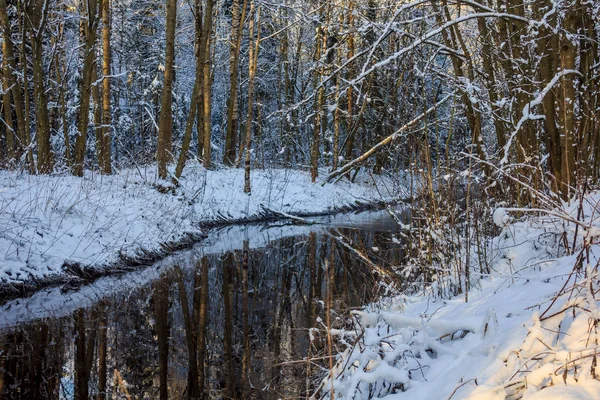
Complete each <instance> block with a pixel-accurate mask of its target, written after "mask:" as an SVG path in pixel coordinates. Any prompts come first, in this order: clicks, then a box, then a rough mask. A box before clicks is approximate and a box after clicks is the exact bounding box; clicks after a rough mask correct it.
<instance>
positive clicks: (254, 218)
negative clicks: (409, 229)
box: [0, 198, 407, 304]
mask: <svg viewBox="0 0 600 400" xmlns="http://www.w3.org/2000/svg"><path fill="white" fill-rule="evenodd" d="M406 202H407V200H406V199H400V198H398V199H388V200H381V199H377V200H372V201H360V200H356V201H355V202H354V203H353V204H345V205H342V206H339V207H334V208H329V209H327V210H323V211H320V212H297V213H287V214H285V213H280V212H277V211H275V210H269V209H267V208H265V209H263V210H262V211H261V212H259V213H256V214H254V215H250V216H248V217H244V218H233V219H229V218H226V217H224V216H223V217H218V218H216V219H213V220H207V221H200V222H198V224H197V226H198V228H199V230H200V233H198V232H193V233H192V232H184V233H183V234H182V235H181V238H180V239H178V240H176V241H167V242H161V243H158V246H157V248H155V249H151V250H149V249H144V248H139V249H137V251H136V255H135V256H126V255H124V254H123V253H119V254H118V256H117V257H118V259H117V260H115V261H112V262H109V263H107V264H105V265H87V264H82V263H78V262H71V261H69V260H64V261H63V263H62V266H61V268H60V271H61V272H60V273H57V274H55V275H52V276H49V277H44V278H41V279H35V278H34V279H29V280H27V281H23V282H22V283H5V282H1V283H0V304H4V303H6V302H7V301H10V300H14V299H17V298H25V297H28V296H30V295H32V294H33V293H35V292H37V291H39V290H43V289H47V288H50V287H56V286H61V285H69V287H70V288H71V289H75V288H77V287H79V286H83V285H87V284H90V283H93V282H94V281H96V280H98V279H100V278H102V277H106V276H117V275H122V274H125V273H128V272H132V271H137V270H142V269H144V268H148V267H150V266H152V265H153V264H154V263H156V262H158V261H160V260H163V259H165V258H167V257H169V256H171V255H173V254H175V253H177V252H180V251H184V250H187V249H190V248H191V247H193V246H195V245H197V244H199V243H201V242H202V241H203V240H204V239H206V238H207V237H208V234H207V231H210V230H211V229H217V228H221V227H227V226H234V225H248V224H261V223H269V222H276V221H289V223H297V221H295V220H294V218H310V217H322V216H329V215H335V214H342V213H349V212H363V211H378V210H383V209H385V208H387V207H392V206H395V205H398V204H401V203H406Z"/></svg>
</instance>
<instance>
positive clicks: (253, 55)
mask: <svg viewBox="0 0 600 400" xmlns="http://www.w3.org/2000/svg"><path fill="white" fill-rule="evenodd" d="M254 18H255V15H254V1H253V0H250V27H249V33H248V36H249V39H248V40H249V43H250V44H249V47H250V51H249V55H248V113H247V116H246V146H245V147H246V158H245V160H244V161H245V162H244V193H248V194H250V192H251V187H250V154H251V150H252V148H251V146H252V125H253V116H254V114H253V112H254V78H255V76H256V63H257V62H258V48H259V45H260V28H259V29H258V32H257V35H256V40H255V39H254ZM256 25H257V26H258V27H260V9H259V10H258V11H257V12H256Z"/></svg>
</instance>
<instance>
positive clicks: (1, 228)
mask: <svg viewBox="0 0 600 400" xmlns="http://www.w3.org/2000/svg"><path fill="white" fill-rule="evenodd" d="M155 171H156V169H155V168H152V167H148V168H147V169H145V170H139V169H130V170H124V171H121V172H120V173H118V174H116V175H112V176H101V175H97V174H92V173H91V172H89V171H87V172H86V174H85V176H84V177H83V178H77V177H72V176H69V175H66V174H65V175H59V176H55V175H52V176H31V175H21V174H16V173H14V172H13V173H11V172H6V171H2V172H0V285H5V286H6V285H15V286H18V285H20V284H22V283H23V282H26V283H31V282H36V281H39V280H45V281H47V280H49V279H50V280H51V279H52V278H53V277H56V276H57V275H59V274H60V273H61V272H62V266H63V263H64V262H65V261H69V262H75V263H81V264H82V265H86V266H98V267H101V266H106V265H110V264H111V263H112V262H114V261H116V260H118V258H119V257H120V256H135V255H136V254H139V252H140V251H141V250H147V251H152V250H154V249H160V244H161V243H167V242H173V241H174V242H176V241H178V240H180V239H181V238H184V237H185V236H186V235H187V234H198V233H200V224H201V223H206V222H211V221H222V220H224V219H227V220H231V221H235V220H244V219H251V218H253V217H257V216H260V215H261V213H262V212H264V210H263V205H264V206H267V207H268V208H270V209H272V210H276V211H282V212H286V213H293V214H310V213H323V212H327V211H329V210H335V209H338V208H343V207H347V206H354V205H356V204H357V202H363V203H364V202H370V201H373V200H376V199H381V198H382V197H384V198H385V197H394V196H401V193H399V192H396V189H395V188H394V189H393V191H390V192H387V193H386V194H383V195H382V194H381V193H380V191H381V190H382V189H381V188H376V187H374V186H372V185H371V186H367V185H366V184H350V183H348V182H346V181H340V182H338V183H336V184H329V185H326V186H321V185H320V184H319V182H318V183H316V184H312V183H311V181H310V175H309V174H308V173H305V172H299V171H291V170H283V169H280V170H259V171H253V172H252V195H251V196H248V195H245V194H244V193H243V184H244V171H243V170H235V169H224V170H217V171H207V170H205V169H203V168H201V167H194V166H190V167H189V168H188V169H186V171H185V172H186V174H185V177H184V178H183V179H182V180H181V186H180V187H179V188H178V189H177V190H176V192H175V193H172V192H170V191H168V192H167V193H161V192H160V191H159V190H157V187H158V186H163V187H166V186H168V185H169V182H159V181H157V179H156V173H155ZM386 187H388V188H389V187H390V186H389V184H387V185H386Z"/></svg>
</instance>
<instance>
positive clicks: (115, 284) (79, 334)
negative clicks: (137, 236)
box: [0, 212, 403, 399]
mask: <svg viewBox="0 0 600 400" xmlns="http://www.w3.org/2000/svg"><path fill="white" fill-rule="evenodd" d="M317 222H318V224H315V225H310V226H306V225H302V226H297V225H287V224H285V225H281V224H280V225H277V224H272V225H269V226H265V225H248V226H234V227H229V228H224V229H219V230H214V231H212V232H211V233H210V234H209V237H208V239H207V240H206V241H204V242H202V243H200V244H198V245H197V246H196V247H195V248H193V249H191V250H189V251H186V252H183V253H181V254H177V255H175V256H173V257H169V258H168V259H166V260H163V261H162V262H160V263H158V264H157V265H155V266H153V267H150V268H148V269H145V270H143V271H138V272H134V273H129V274H125V275H122V276H118V277H107V278H104V279H101V280H99V281H97V282H95V283H94V284H91V285H88V286H85V287H79V288H75V287H69V286H63V287H58V288H52V289H47V290H44V291H40V292H38V293H35V294H34V295H33V296H31V297H29V298H26V299H19V300H13V301H11V302H9V303H6V304H4V305H2V306H0V399H73V398H74V399H84V398H90V399H91V398H98V394H99V393H105V394H106V398H113V399H121V398H122V399H127V398H131V399H159V398H160V399H166V398H169V399H185V398H193V399H199V398H214V399H230V398H235V399H241V398H244V399H279V398H297V397H302V398H304V397H305V396H307V394H308V395H310V393H311V391H312V390H314V388H315V385H318V383H319V382H318V377H319V376H322V368H323V367H327V366H328V365H329V352H328V346H327V341H326V335H325V334H324V330H325V327H326V325H325V324H326V321H327V308H328V304H329V305H330V309H331V312H330V320H331V325H332V326H333V327H343V324H344V321H345V320H346V317H347V314H348V311H349V309H350V308H353V307H360V306H361V305H363V304H365V303H367V302H369V301H373V300H375V299H376V298H377V296H378V295H380V290H381V288H380V287H379V286H377V285H376V283H375V280H376V276H374V274H373V272H372V271H371V269H370V268H369V267H368V266H367V265H366V264H365V263H364V262H363V261H361V260H360V258H359V257H358V256H357V255H356V253H354V252H353V251H351V250H349V249H348V248H347V247H345V246H343V245H341V244H340V242H339V241H338V240H337V239H335V237H334V236H343V237H344V238H345V240H347V241H348V242H351V243H352V246H353V247H355V248H357V249H360V250H361V251H363V252H364V253H365V254H367V255H368V257H369V258H370V259H371V260H373V261H374V262H376V263H377V264H378V265H380V266H384V267H386V266H394V265H399V264H400V262H401V260H402V257H403V251H402V247H401V246H400V245H399V244H397V243H395V241H393V240H392V235H393V233H394V232H395V230H396V227H395V224H394V222H393V221H392V220H391V218H390V217H389V216H388V215H387V213H386V212H368V213H360V214H354V215H339V216H336V217H330V218H321V219H319V220H317ZM338 317H339V318H338ZM334 352H335V348H334ZM306 358H310V359H311V360H312V361H311V362H306V361H303V360H305V359H306ZM103 382H105V383H104V384H103ZM102 398H104V397H102Z"/></svg>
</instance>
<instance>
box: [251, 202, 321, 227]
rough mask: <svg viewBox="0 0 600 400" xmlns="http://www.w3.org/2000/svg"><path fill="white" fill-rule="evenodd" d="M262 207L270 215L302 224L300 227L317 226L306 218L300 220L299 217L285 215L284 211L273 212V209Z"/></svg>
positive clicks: (262, 205)
mask: <svg viewBox="0 0 600 400" xmlns="http://www.w3.org/2000/svg"><path fill="white" fill-rule="evenodd" d="M260 207H261V208H262V209H263V210H265V211H267V212H269V213H271V214H273V215H276V216H278V217H281V218H286V219H291V220H292V221H293V222H294V223H296V224H300V225H314V224H315V223H314V222H313V221H308V220H306V219H304V218H300V217H297V216H295V215H292V214H288V213H285V212H283V211H276V210H273V209H272V208H269V207H267V206H265V205H264V204H261V205H260Z"/></svg>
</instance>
